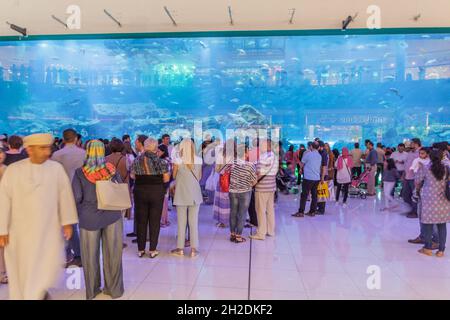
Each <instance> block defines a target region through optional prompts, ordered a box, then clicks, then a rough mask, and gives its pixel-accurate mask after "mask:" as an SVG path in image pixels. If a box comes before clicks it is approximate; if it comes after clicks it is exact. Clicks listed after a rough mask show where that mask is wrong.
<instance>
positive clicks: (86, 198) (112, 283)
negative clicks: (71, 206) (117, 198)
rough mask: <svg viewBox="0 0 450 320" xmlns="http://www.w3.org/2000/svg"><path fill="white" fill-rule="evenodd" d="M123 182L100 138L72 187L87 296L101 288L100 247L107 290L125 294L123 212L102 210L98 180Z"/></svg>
mask: <svg viewBox="0 0 450 320" xmlns="http://www.w3.org/2000/svg"><path fill="white" fill-rule="evenodd" d="M105 180H112V181H114V182H122V179H121V177H120V175H119V174H118V173H116V168H115V167H114V165H113V164H111V163H107V162H106V160H105V147H104V145H103V143H102V142H101V141H99V140H91V141H89V143H88V144H87V145H86V159H85V160H84V165H83V167H81V168H79V169H77V170H76V171H75V175H74V178H73V180H72V188H73V192H74V196H75V202H76V204H77V210H78V217H79V227H80V245H81V260H82V261H83V271H84V279H85V284H86V299H88V300H90V299H94V298H95V296H97V295H98V294H99V293H100V292H101V290H100V282H101V275H100V247H101V254H102V257H103V278H104V288H103V293H105V294H107V295H110V296H111V297H112V298H119V297H121V296H122V295H123V293H124V287H123V271H122V230H123V222H122V213H121V211H103V210H99V209H98V204H97V193H96V182H97V181H105Z"/></svg>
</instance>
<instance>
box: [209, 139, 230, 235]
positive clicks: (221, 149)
mask: <svg viewBox="0 0 450 320" xmlns="http://www.w3.org/2000/svg"><path fill="white" fill-rule="evenodd" d="M216 155H217V157H216V167H215V170H216V174H217V175H219V176H220V174H222V173H224V167H225V164H226V161H225V160H224V159H225V158H226V151H225V146H217V149H216ZM213 212H214V219H215V220H217V224H216V226H217V227H219V228H226V227H227V226H228V224H229V222H230V196H229V193H228V192H223V191H221V188H220V179H217V184H216V192H215V193H214V205H213Z"/></svg>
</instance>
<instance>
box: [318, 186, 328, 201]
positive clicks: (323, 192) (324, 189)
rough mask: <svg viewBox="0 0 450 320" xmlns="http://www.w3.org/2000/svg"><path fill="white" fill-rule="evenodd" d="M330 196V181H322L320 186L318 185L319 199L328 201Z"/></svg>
mask: <svg viewBox="0 0 450 320" xmlns="http://www.w3.org/2000/svg"><path fill="white" fill-rule="evenodd" d="M329 196H330V192H329V190H328V183H326V182H320V183H319V186H318V187H317V201H318V202H325V201H327V199H328V197H329Z"/></svg>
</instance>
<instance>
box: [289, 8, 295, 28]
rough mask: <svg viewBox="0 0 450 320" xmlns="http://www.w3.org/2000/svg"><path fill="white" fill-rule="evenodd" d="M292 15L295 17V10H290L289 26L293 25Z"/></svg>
mask: <svg viewBox="0 0 450 320" xmlns="http://www.w3.org/2000/svg"><path fill="white" fill-rule="evenodd" d="M294 15H295V8H292V9H291V19H289V24H293V23H294Z"/></svg>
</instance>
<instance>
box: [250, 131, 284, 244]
mask: <svg viewBox="0 0 450 320" xmlns="http://www.w3.org/2000/svg"><path fill="white" fill-rule="evenodd" d="M270 149H271V148H270V141H267V140H261V141H260V150H259V151H260V157H259V161H258V163H257V174H258V182H257V184H256V186H255V205H256V213H257V217H258V229H257V231H256V233H255V234H254V235H252V236H250V238H252V239H255V240H264V239H265V238H266V235H268V236H271V237H273V236H275V205H274V203H275V191H276V188H277V184H276V174H277V172H278V159H277V157H276V155H275V153H274V152H272V151H271V150H270Z"/></svg>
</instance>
